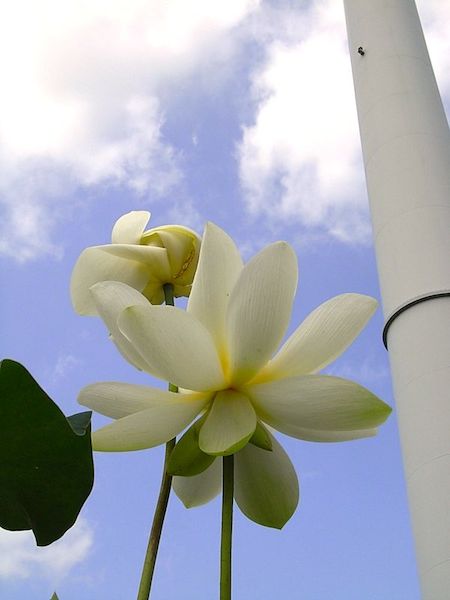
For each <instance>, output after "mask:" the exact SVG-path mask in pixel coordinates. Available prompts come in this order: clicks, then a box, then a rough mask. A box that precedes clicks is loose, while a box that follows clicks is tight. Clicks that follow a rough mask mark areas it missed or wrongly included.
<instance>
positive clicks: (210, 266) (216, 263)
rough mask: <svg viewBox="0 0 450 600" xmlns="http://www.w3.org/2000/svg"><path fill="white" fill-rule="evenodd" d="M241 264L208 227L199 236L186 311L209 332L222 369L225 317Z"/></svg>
mask: <svg viewBox="0 0 450 600" xmlns="http://www.w3.org/2000/svg"><path fill="white" fill-rule="evenodd" d="M242 267H243V263H242V259H241V257H240V254H239V251H238V249H237V248H236V245H235V243H234V242H233V240H232V239H231V238H230V237H229V236H228V235H227V234H226V233H225V232H224V231H223V230H222V229H220V227H217V225H214V224H213V223H208V224H207V225H206V227H205V232H204V234H203V241H202V247H201V250H200V258H199V262H198V267H197V272H196V274H195V279H194V283H193V286H192V290H191V294H190V296H189V302H188V307H187V311H188V312H189V313H190V314H192V315H194V316H195V317H196V318H197V319H198V320H199V321H201V322H202V323H203V324H204V325H205V327H207V329H208V330H209V331H210V332H211V335H212V336H213V337H214V340H215V342H216V345H217V347H218V348H220V349H221V358H222V361H223V362H224V363H225V365H224V366H225V367H226V347H225V340H226V335H225V315H226V310H227V305H228V301H229V299H230V295H231V292H232V290H233V287H234V285H235V283H236V281H237V278H238V277H239V274H240V272H241V271H242Z"/></svg>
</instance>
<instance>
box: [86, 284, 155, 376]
mask: <svg viewBox="0 0 450 600" xmlns="http://www.w3.org/2000/svg"><path fill="white" fill-rule="evenodd" d="M91 294H92V296H93V299H94V303H95V307H96V309H97V312H98V314H99V315H100V317H101V318H102V319H103V322H104V323H105V325H106V327H107V328H108V331H109V332H110V334H111V336H112V339H113V341H114V343H115V344H116V346H117V348H118V350H119V352H120V353H121V354H122V356H123V357H124V358H125V359H126V360H127V361H128V362H129V363H131V364H132V365H133V366H135V367H137V368H138V369H141V371H148V370H149V365H148V364H147V363H146V362H145V360H144V359H143V358H142V356H141V355H140V354H139V352H138V351H137V350H136V349H135V347H134V346H133V345H132V344H130V342H129V341H128V339H127V338H126V337H125V336H124V335H123V334H122V333H121V332H120V330H119V327H118V326H117V319H118V317H119V315H120V313H121V312H122V311H123V310H125V309H126V308H128V306H135V305H142V306H147V305H148V300H147V299H146V298H145V297H144V296H143V295H142V294H141V293H140V292H138V291H136V290H135V289H134V288H131V287H130V286H129V285H125V284H124V283H119V282H117V281H102V282H101V283H96V284H95V285H94V286H92V287H91Z"/></svg>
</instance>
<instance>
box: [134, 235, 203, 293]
mask: <svg viewBox="0 0 450 600" xmlns="http://www.w3.org/2000/svg"><path fill="white" fill-rule="evenodd" d="M153 241H158V242H159V243H157V244H156V245H158V246H159V245H162V246H163V247H164V248H165V249H166V250H167V255H168V259H169V262H170V269H171V273H172V277H173V279H174V280H176V281H177V283H179V284H181V285H190V284H192V280H193V278H194V274H195V269H196V267H197V262H198V254H199V250H200V243H201V240H200V237H199V236H198V235H197V234H196V233H195V231H192V229H188V228H187V227H183V226H182V225H163V226H161V227H155V228H154V229H150V230H149V231H146V232H145V233H144V235H143V236H142V243H143V244H146V243H149V244H150V245H152V242H153Z"/></svg>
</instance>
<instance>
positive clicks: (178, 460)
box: [166, 417, 215, 477]
mask: <svg viewBox="0 0 450 600" xmlns="http://www.w3.org/2000/svg"><path fill="white" fill-rule="evenodd" d="M203 421H204V417H200V419H198V420H197V421H196V422H195V423H194V424H193V425H191V426H190V427H189V429H188V430H187V431H186V432H185V433H184V434H183V435H182V436H181V438H180V439H179V440H178V441H177V443H176V445H175V448H174V449H173V450H172V452H171V453H170V457H169V460H168V461H167V467H166V471H167V473H169V475H182V476H183V477H193V476H194V475H199V474H200V473H202V472H203V471H205V470H206V469H207V468H208V467H209V466H211V464H212V463H213V462H214V460H215V457H214V456H211V455H210V454H205V453H204V452H202V450H200V448H199V445H198V433H199V429H200V426H201V425H202V423H203Z"/></svg>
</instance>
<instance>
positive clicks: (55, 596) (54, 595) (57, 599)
mask: <svg viewBox="0 0 450 600" xmlns="http://www.w3.org/2000/svg"><path fill="white" fill-rule="evenodd" d="M50 600H59V598H58V596H57V595H56V592H54V593H53V596H52V597H51V598H50Z"/></svg>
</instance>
